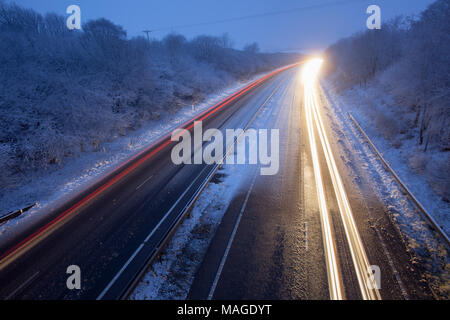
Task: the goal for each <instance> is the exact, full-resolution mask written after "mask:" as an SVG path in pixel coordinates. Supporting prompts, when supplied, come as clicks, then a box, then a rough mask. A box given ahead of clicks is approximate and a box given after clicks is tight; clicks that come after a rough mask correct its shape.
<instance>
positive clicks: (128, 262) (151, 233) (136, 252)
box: [97, 166, 208, 300]
mask: <svg viewBox="0 0 450 320" xmlns="http://www.w3.org/2000/svg"><path fill="white" fill-rule="evenodd" d="M207 167H208V166H205V167H204V168H203V169H202V171H201V172H200V174H199V175H198V176H197V177H196V178H195V179H194V181H192V183H191V184H190V185H189V186H188V187H187V188H186V190H185V191H184V192H183V193H182V194H181V196H180V197H179V198H178V199H177V201H176V202H175V203H174V204H173V205H172V207H171V208H170V209H169V211H167V213H166V214H165V215H164V217H163V218H162V219H161V220H160V221H159V223H158V224H157V225H156V226H155V227H154V228H153V230H152V231H151V232H150V233H149V235H148V236H147V238H145V240H144V242H143V243H142V244H141V245H140V246H139V247H138V248H137V250H136V251H135V252H134V253H133V255H132V256H131V257H130V258H129V259H128V261H127V262H126V263H125V265H124V266H123V267H122V268H121V269H120V270H119V272H118V273H117V274H116V275H115V276H114V278H113V279H112V280H111V281H110V282H109V283H108V285H107V286H106V288H105V289H103V291H102V293H101V294H100V295H99V296H98V297H97V300H101V299H102V298H103V297H104V295H105V294H106V292H107V291H108V290H109V289H110V288H111V287H112V285H113V284H114V282H116V280H117V279H118V278H119V276H120V275H121V274H122V273H123V271H124V270H125V268H126V267H127V266H128V265H129V264H130V263H131V261H132V260H133V259H134V257H135V256H136V255H137V254H138V253H139V251H141V249H142V248H143V247H144V244H145V243H146V242H147V241H148V240H149V239H150V238H151V237H152V236H153V234H154V233H155V232H156V230H158V228H159V227H160V226H161V224H162V223H163V222H164V221H165V220H166V219H167V217H168V216H169V215H170V214H171V213H172V211H173V210H174V209H175V207H176V206H177V205H178V203H179V202H180V201H181V199H182V198H183V197H184V196H185V195H186V193H187V192H188V191H189V190H190V188H191V187H192V186H193V185H194V183H195V182H196V181H197V179H198V178H199V177H200V176H201V174H202V173H203V171H204V170H205V169H206V168H207Z"/></svg>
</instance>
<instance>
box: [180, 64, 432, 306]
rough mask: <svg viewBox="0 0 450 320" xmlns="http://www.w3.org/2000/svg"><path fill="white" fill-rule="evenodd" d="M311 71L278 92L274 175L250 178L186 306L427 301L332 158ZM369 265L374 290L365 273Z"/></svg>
mask: <svg viewBox="0 0 450 320" xmlns="http://www.w3.org/2000/svg"><path fill="white" fill-rule="evenodd" d="M318 67H319V66H317V65H315V66H314V64H313V65H310V66H309V68H311V69H312V70H310V71H309V72H308V71H306V73H305V72H303V73H302V72H301V71H299V72H297V73H296V74H294V75H293V76H292V78H291V80H290V82H289V85H288V86H286V87H285V88H283V89H282V90H283V92H282V94H281V98H280V99H279V101H278V103H277V104H275V106H274V107H273V110H272V111H271V114H272V117H271V119H269V121H268V126H267V128H274V129H279V130H280V171H279V173H278V174H277V175H274V176H260V175H259V171H258V170H256V169H255V171H254V173H253V174H251V175H249V177H248V178H247V183H245V184H244V186H243V187H242V188H241V190H240V192H239V194H238V195H237V196H236V197H235V198H234V199H233V201H232V202H231V204H230V206H229V208H228V209H227V212H226V213H225V215H224V218H223V220H222V223H221V225H220V226H219V228H218V230H217V232H216V235H215V237H214V239H213V240H212V242H211V244H210V247H209V249H208V251H207V253H206V256H205V258H204V260H203V262H202V265H201V266H200V268H199V270H198V272H197V274H196V277H195V280H194V283H193V285H192V287H191V289H190V292H189V295H188V297H189V298H190V299H219V300H225V299H239V300H240V299H294V300H296V299H334V300H341V299H366V300H378V299H432V298H433V297H432V294H431V292H430V290H429V288H428V287H427V286H426V285H424V283H423V281H421V276H420V274H419V273H418V272H417V270H415V269H417V268H414V266H413V265H412V263H411V261H410V260H411V259H410V258H411V257H410V255H409V253H408V252H407V250H406V247H405V244H404V243H403V242H402V241H401V236H400V235H399V232H398V229H397V228H396V227H395V226H394V225H393V223H392V220H391V219H390V218H389V216H388V215H389V213H388V210H386V207H385V204H383V203H382V202H381V201H380V199H378V198H377V197H376V196H374V192H373V190H371V189H370V185H371V181H370V180H369V179H368V177H367V174H364V172H363V171H360V172H359V174H360V179H362V182H361V183H360V184H358V185H357V184H356V183H355V181H354V180H353V179H352V178H351V175H350V174H349V172H348V171H349V170H348V168H347V164H345V163H344V162H343V161H342V160H341V159H340V158H337V157H335V156H334V151H335V150H336V148H339V145H338V144H337V142H336V141H334V139H332V138H333V137H332V136H331V135H329V134H328V131H329V129H328V128H329V123H327V120H328V119H327V118H326V117H324V116H323V115H322V112H323V111H322V108H321V101H320V99H319V97H318V86H319V84H318V83H317V82H316V81H315V79H314V77H315V75H314V73H315V72H317V71H318ZM306 68H308V66H307V67H305V69H306ZM314 69H316V70H315V71H314ZM361 185H363V186H366V187H364V188H363V189H362V190H361ZM374 265H375V266H378V267H379V271H380V283H379V284H378V286H379V287H377V283H376V282H375V277H369V273H368V272H369V268H370V266H374ZM370 270H372V269H370ZM413 270H415V271H413ZM377 288H378V289H377Z"/></svg>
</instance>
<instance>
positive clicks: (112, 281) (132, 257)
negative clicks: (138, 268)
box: [97, 244, 144, 300]
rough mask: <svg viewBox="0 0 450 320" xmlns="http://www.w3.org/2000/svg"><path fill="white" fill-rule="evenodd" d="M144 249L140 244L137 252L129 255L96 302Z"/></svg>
mask: <svg viewBox="0 0 450 320" xmlns="http://www.w3.org/2000/svg"><path fill="white" fill-rule="evenodd" d="M143 247H144V245H143V244H141V245H140V246H139V247H138V248H137V250H136V251H135V252H134V253H133V254H132V255H131V257H130V258H129V259H128V260H127V262H125V264H124V265H123V266H122V268H121V269H120V270H119V272H118V273H117V274H116V275H115V276H114V278H113V279H112V280H111V281H110V282H109V283H108V285H107V286H106V288H105V289H103V291H102V293H100V295H99V296H98V297H97V300H101V299H102V298H103V297H104V296H105V294H106V292H107V291H108V290H109V289H110V288H111V286H112V285H113V284H114V282H116V280H117V279H118V278H119V276H120V275H121V274H122V272H123V271H124V270H125V268H126V267H128V265H129V264H130V263H131V261H132V260H133V259H134V257H135V256H136V255H137V254H138V253H139V251H141V250H142V248H143Z"/></svg>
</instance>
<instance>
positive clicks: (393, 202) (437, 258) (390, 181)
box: [321, 81, 450, 296]
mask: <svg viewBox="0 0 450 320" xmlns="http://www.w3.org/2000/svg"><path fill="white" fill-rule="evenodd" d="M363 94H367V93H366V92H361V90H351V91H348V92H346V93H344V94H342V95H341V94H339V95H338V94H336V93H335V92H334V91H333V89H332V86H331V84H330V83H328V82H326V81H323V83H322V90H321V99H322V101H323V106H324V109H325V111H326V114H327V116H328V117H330V118H331V120H332V121H331V123H332V132H333V134H334V135H335V136H336V138H337V141H339V143H340V145H341V147H342V152H343V155H342V156H343V158H344V159H345V161H346V162H347V163H349V164H352V165H363V166H364V168H365V171H366V172H368V173H369V176H370V177H371V179H372V181H373V182H374V191H375V192H376V193H377V195H378V198H379V199H381V200H382V201H383V202H384V203H385V204H386V208H387V209H388V210H389V213H390V214H391V216H392V219H393V220H394V221H395V222H396V224H397V226H398V227H399V230H400V231H401V233H402V234H403V236H404V238H405V240H406V242H407V243H406V244H407V245H408V247H409V248H410V249H411V250H412V252H414V253H415V254H416V255H417V256H418V258H419V259H420V260H421V262H420V264H421V265H422V266H423V268H424V269H425V271H426V276H427V278H428V280H429V282H430V283H431V284H432V286H433V288H434V289H435V290H436V291H438V292H439V293H440V294H442V295H444V296H445V295H449V294H450V288H448V284H449V283H450V282H449V281H450V275H449V266H450V264H449V257H448V248H447V247H446V245H445V244H444V243H443V242H442V241H441V240H440V239H439V238H438V237H437V236H436V234H435V233H433V232H432V231H431V230H430V229H429V228H428V223H427V222H426V221H425V219H424V217H423V216H422V215H421V213H419V211H418V210H417V209H416V208H415V206H414V204H413V203H412V201H410V199H409V198H408V197H407V196H406V194H405V193H404V192H403V190H402V189H401V187H400V186H399V185H398V183H397V182H396V180H395V179H394V178H393V177H392V175H391V174H390V173H389V172H388V171H387V170H386V169H385V168H384V166H383V164H382V163H381V161H380V160H379V158H378V157H377V156H376V154H375V153H374V152H373V150H372V149H370V147H369V146H368V144H367V143H365V140H364V138H363V137H362V135H361V134H360V133H359V131H358V130H357V129H356V127H355V126H354V124H353V123H352V122H351V120H350V118H349V116H348V112H351V113H352V114H353V116H354V117H355V118H356V119H357V121H358V122H359V123H360V125H361V126H362V128H363V130H366V128H371V123H370V120H369V119H368V118H367V116H366V115H365V114H363V112H361V111H360V109H358V108H357V107H355V105H357V101H360V100H361V95H363ZM366 132H367V133H368V135H369V136H370V138H371V139H372V140H373V143H374V144H375V145H376V147H377V148H378V149H379V150H380V152H381V153H382V154H383V156H385V158H386V160H387V161H388V163H389V164H390V165H391V167H392V168H393V170H394V171H395V172H396V173H397V174H398V175H399V176H400V178H401V179H402V180H403V181H404V182H405V184H406V185H407V186H408V188H410V189H411V190H412V192H413V194H414V195H415V196H416V197H417V198H418V199H419V201H420V202H421V203H422V204H423V205H424V206H425V207H426V208H427V209H428V210H430V212H431V213H433V214H434V217H435V218H436V219H437V220H438V221H439V222H440V223H441V224H442V225H443V227H444V228H445V229H444V230H447V232H448V228H449V218H448V217H449V216H450V215H449V213H450V206H449V204H448V203H446V202H444V201H443V200H442V198H441V197H440V196H438V195H437V194H435V193H434V192H433V190H432V189H431V187H430V186H429V184H428V183H427V181H426V179H425V177H423V176H420V175H418V174H415V173H414V172H412V171H411V169H410V168H409V167H408V165H407V159H406V158H405V155H406V154H407V152H405V150H402V149H403V148H398V149H396V148H394V147H392V146H389V144H388V142H387V141H384V140H383V137H382V136H381V135H376V134H375V133H374V132H373V131H372V130H370V129H369V130H367V131H366ZM404 148H408V145H407V144H405V147H404ZM366 164H367V165H366ZM355 178H356V175H355ZM416 262H417V263H419V261H416Z"/></svg>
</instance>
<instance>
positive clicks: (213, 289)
mask: <svg viewBox="0 0 450 320" xmlns="http://www.w3.org/2000/svg"><path fill="white" fill-rule="evenodd" d="M257 176H258V174H257V173H255V175H254V176H253V180H252V184H251V185H250V188H249V189H248V191H247V195H246V196H245V200H244V203H243V204H242V208H241V211H240V212H239V216H238V218H237V219H236V223H235V225H234V228H233V232H232V233H231V236H230V239H228V244H227V248H226V249H225V252H224V254H223V257H222V260H221V261H220V265H219V268H218V269H217V273H216V276H215V278H214V281H213V283H212V286H211V289H210V291H209V294H208V300H211V299H212V297H213V295H214V291H216V287H217V283H218V282H219V279H220V275H221V274H222V270H223V267H224V265H225V262H226V261H227V257H228V254H229V253H230V249H231V245H232V244H233V240H234V237H235V236H236V232H237V229H238V227H239V224H240V222H241V219H242V215H243V214H244V211H245V207H246V206H247V202H248V199H249V197H250V194H251V193H252V191H253V187H254V185H255V181H256V177H257Z"/></svg>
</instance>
